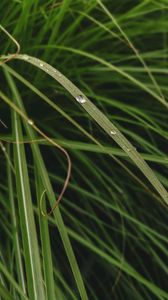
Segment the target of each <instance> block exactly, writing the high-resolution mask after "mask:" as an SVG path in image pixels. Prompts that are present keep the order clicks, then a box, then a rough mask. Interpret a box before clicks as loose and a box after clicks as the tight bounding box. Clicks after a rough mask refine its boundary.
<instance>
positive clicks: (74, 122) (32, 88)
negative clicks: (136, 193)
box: [3, 65, 157, 198]
mask: <svg viewBox="0 0 168 300" xmlns="http://www.w3.org/2000/svg"><path fill="white" fill-rule="evenodd" d="M3 68H4V69H6V70H8V72H9V73H10V74H12V75H13V76H14V77H15V78H17V79H18V80H19V81H21V82H22V83H23V84H25V85H26V86H27V87H28V88H30V89H31V90H32V91H33V92H35V93H36V94H37V95H38V96H39V97H40V98H41V99H42V100H44V101H45V102H46V103H48V104H49V105H50V106H51V107H52V108H53V109H55V110H56V111H58V112H59V113H60V114H61V115H62V116H63V117H65V118H66V119H67V120H68V121H69V122H70V123H71V124H73V125H74V126H75V127H76V128H77V129H79V130H80V131H81V132H82V133H83V134H84V135H85V136H87V137H88V138H89V140H91V141H93V142H94V143H95V144H96V145H98V147H99V149H101V151H104V153H107V154H108V155H109V156H110V157H112V158H113V159H114V160H115V161H116V162H117V163H118V164H119V166H120V167H122V168H123V169H124V170H125V171H126V172H127V173H128V174H129V176H131V177H132V178H133V179H134V180H135V181H136V182H138V184H140V185H141V186H142V187H143V189H144V190H145V191H147V192H148V193H150V194H151V195H153V196H154V193H152V192H151V191H150V189H149V188H148V187H147V185H146V184H145V183H144V182H142V180H141V179H140V178H139V177H137V176H136V175H135V174H134V173H133V172H132V171H131V170H130V169H129V168H128V167H127V166H126V165H125V164H124V163H123V162H121V160H119V159H118V158H117V157H116V156H115V155H113V154H112V153H110V151H108V150H107V151H106V149H105V147H104V146H103V145H102V144H101V143H100V142H99V141H98V140H97V139H96V138H95V137H94V136H92V135H91V134H90V133H89V132H87V131H86V130H85V129H84V128H83V127H82V126H81V125H79V124H78V123H77V122H76V121H75V120H74V119H73V118H71V116H70V115H69V114H67V113H66V112H65V111H64V110H62V109H61V108H60V107H59V106H58V105H56V104H55V103H54V102H52V101H51V100H50V99H49V98H48V97H47V96H46V95H44V94H43V93H42V92H41V91H39V90H38V89H37V88H36V87H35V86H34V85H32V84H31V83H30V82H28V81H27V80H26V79H25V78H23V77H22V76H21V75H19V74H18V73H17V72H15V71H14V70H13V69H11V68H10V67H9V66H7V65H4V66H3ZM18 113H19V111H18ZM156 197H157V196H156V195H155V198H156Z"/></svg>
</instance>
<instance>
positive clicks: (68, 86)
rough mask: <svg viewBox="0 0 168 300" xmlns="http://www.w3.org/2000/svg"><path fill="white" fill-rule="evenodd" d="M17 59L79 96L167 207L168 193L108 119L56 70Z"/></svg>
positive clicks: (26, 57) (27, 58) (46, 65)
mask: <svg viewBox="0 0 168 300" xmlns="http://www.w3.org/2000/svg"><path fill="white" fill-rule="evenodd" d="M17 58H19V59H23V60H25V61H28V62H30V63H32V64H33V65H35V66H36V67H38V68H40V69H42V70H43V71H45V72H46V73H47V74H49V75H50V76H52V77H53V78H54V79H55V80H57V81H58V82H59V83H60V84H61V85H62V86H63V87H64V88H65V89H66V90H67V91H68V92H69V93H70V94H71V95H72V96H73V97H74V98H75V99H76V100H77V101H78V102H79V96H80V97H82V98H83V101H84V102H81V103H80V105H81V106H82V107H83V108H84V109H85V110H86V111H87V112H88V114H89V115H90V116H91V117H92V118H93V119H94V120H95V121H96V122H97V124H98V125H99V126H100V127H101V128H102V129H103V130H104V131H105V132H106V133H107V134H108V135H109V136H110V137H111V138H112V139H114V141H115V142H116V143H117V144H118V145H119V146H120V147H121V148H122V149H123V150H124V151H125V152H126V153H127V155H128V156H129V157H130V158H131V159H132V160H133V162H134V163H135V164H136V165H137V166H138V168H139V169H140V170H141V172H142V173H143V174H144V175H145V176H146V178H147V179H148V180H149V181H150V183H151V184H152V185H153V187H154V188H155V189H156V190H157V191H158V193H159V194H160V196H161V197H162V199H163V200H164V202H165V203H166V204H167V205H168V192H167V191H166V189H165V188H164V186H163V185H162V184H161V182H160V181H159V180H158V178H157V177H156V175H155V173H154V172H153V171H152V169H151V168H150V167H149V166H148V164H147V163H146V162H145V161H144V160H143V158H142V157H141V155H140V154H139V153H138V151H137V150H136V149H135V148H134V147H133V145H132V144H131V143H130V142H129V141H128V140H127V139H126V138H125V136H124V135H123V134H122V133H121V132H120V131H119V130H118V128H117V127H116V126H115V125H114V124H113V123H111V122H110V121H109V119H108V118H107V117H106V116H105V115H104V114H103V113H102V112H101V111H100V110H99V109H98V108H97V107H96V106H95V105H94V104H93V103H92V102H91V101H90V100H89V99H88V98H87V97H86V96H85V95H84V93H83V92H82V91H81V90H80V89H79V88H77V87H76V86H75V85H74V84H73V83H72V82H71V81H70V80H69V79H68V78H66V77H65V76H64V75H63V74H61V73H60V72H59V71H58V70H57V69H55V68H53V67H52V66H50V65H49V64H48V63H46V62H44V61H42V60H40V59H38V58H34V57H31V56H28V55H18V56H17Z"/></svg>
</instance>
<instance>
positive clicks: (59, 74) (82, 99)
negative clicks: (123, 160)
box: [23, 54, 136, 152]
mask: <svg viewBox="0 0 168 300" xmlns="http://www.w3.org/2000/svg"><path fill="white" fill-rule="evenodd" d="M23 59H25V60H30V59H31V58H30V57H29V56H28V55H26V54H24V55H23ZM39 66H40V68H45V69H44V70H45V71H47V72H48V71H49V70H48V69H47V66H46V64H44V63H43V62H41V61H40V62H39ZM52 72H54V73H55V74H57V75H58V76H59V77H62V74H61V73H60V72H59V71H57V70H56V69H54V70H52ZM75 99H76V101H77V102H78V103H80V104H84V103H85V102H86V101H87V100H86V98H85V97H84V96H83V95H77V96H75ZM94 110H96V107H95V109H94ZM27 122H28V124H29V125H31V126H32V125H34V122H33V121H32V120H31V119H28V121H27ZM110 135H113V136H114V135H117V131H116V130H115V129H113V130H111V131H110ZM122 148H123V150H125V151H126V152H130V151H131V149H130V148H128V147H126V146H123V147H122ZM135 150H136V149H135Z"/></svg>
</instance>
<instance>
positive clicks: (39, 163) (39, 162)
mask: <svg viewBox="0 0 168 300" xmlns="http://www.w3.org/2000/svg"><path fill="white" fill-rule="evenodd" d="M5 74H6V77H7V80H8V83H9V85H10V88H11V90H12V93H13V95H14V98H15V101H16V102H17V105H18V106H19V107H20V109H18V108H17V106H16V105H15V104H14V103H12V102H10V103H11V105H12V108H13V109H14V111H15V110H16V111H17V113H19V112H21V116H22V117H23V118H24V120H25V121H26V122H24V126H25V129H26V131H27V134H28V136H29V138H30V139H31V140H34V139H36V135H35V132H34V131H33V129H32V128H31V125H30V124H29V123H28V120H29V119H28V118H27V117H26V114H25V109H24V106H23V101H22V99H21V97H20V95H19V93H18V90H17V88H16V86H15V84H14V81H13V80H12V78H11V76H10V75H9V74H8V72H5ZM8 104H9V102H8ZM31 148H32V152H33V156H34V160H35V162H36V167H37V169H38V173H39V174H40V176H41V181H42V184H43V186H44V188H45V189H46V194H47V196H48V199H49V201H50V203H51V207H53V205H54V204H55V194H54V191H53V188H52V185H51V182H50V179H49V176H48V172H47V170H46V167H45V164H44V161H43V158H42V156H41V152H40V149H39V146H38V145H36V144H34V143H31ZM54 216H55V219H56V223H57V226H58V230H59V233H60V235H61V238H62V242H63V245H64V248H65V251H66V254H67V257H68V259H69V263H70V266H71V269H72V272H73V275H74V278H75V280H76V284H77V287H78V290H79V293H80V296H81V299H82V300H88V297H87V293H86V290H85V286H84V283H83V279H82V276H81V272H80V270H79V267H78V264H77V261H76V258H75V255H74V252H73V249H72V246H71V243H70V240H69V237H68V234H67V229H66V227H65V225H64V222H63V219H62V216H61V213H60V210H59V207H57V210H56V211H54Z"/></svg>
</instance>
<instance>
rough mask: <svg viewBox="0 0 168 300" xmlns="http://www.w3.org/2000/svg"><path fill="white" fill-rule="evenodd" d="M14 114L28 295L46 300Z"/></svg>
mask: <svg viewBox="0 0 168 300" xmlns="http://www.w3.org/2000/svg"><path fill="white" fill-rule="evenodd" d="M12 114H13V128H14V136H15V138H16V142H17V143H16V145H15V146H14V157H15V167H16V188H17V194H18V206H19V212H20V223H21V231H22V240H23V252H24V258H25V265H26V275H27V283H28V293H29V296H30V298H31V299H32V300H38V299H41V300H45V293H44V286H43V278H42V273H41V265H40V255H39V248H38V241H37V233H36V227H35V220H34V216H33V206H32V199H31V192H30V186H29V179H28V170H27V162H26V156H25V149H24V145H23V144H22V145H20V144H19V141H20V140H22V129H21V124H20V120H19V116H18V115H17V114H16V112H14V111H13V112H12Z"/></svg>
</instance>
